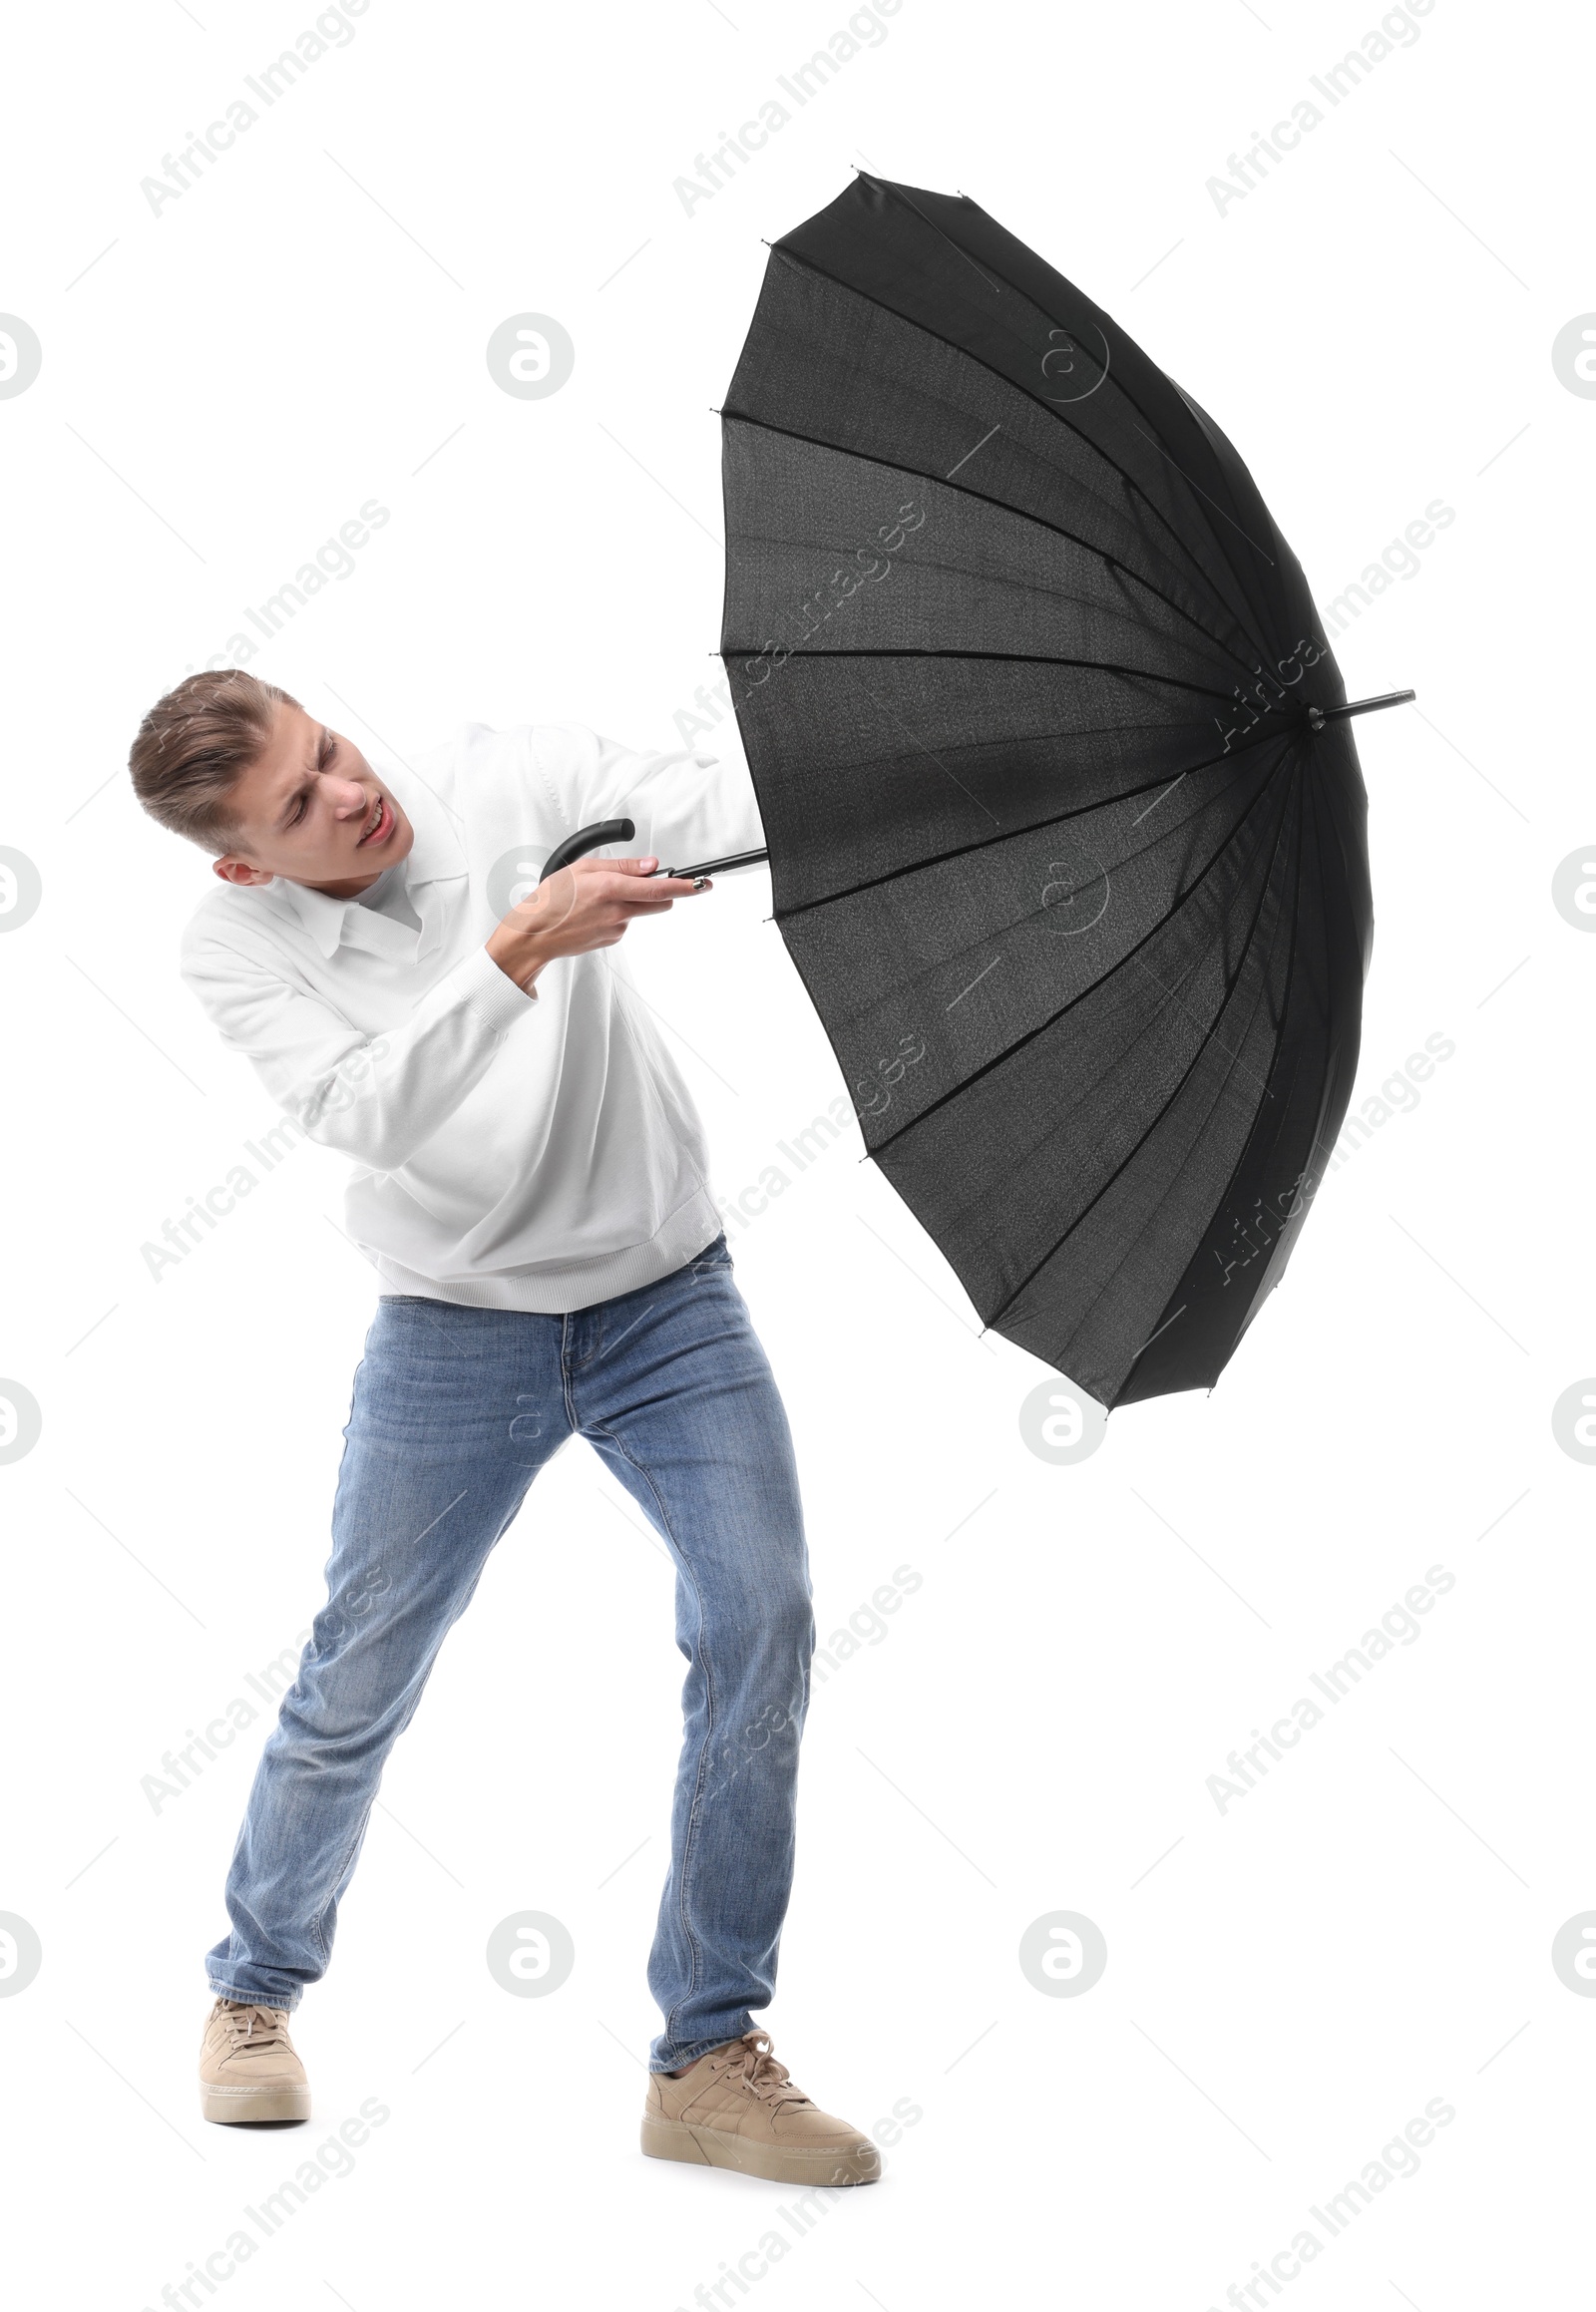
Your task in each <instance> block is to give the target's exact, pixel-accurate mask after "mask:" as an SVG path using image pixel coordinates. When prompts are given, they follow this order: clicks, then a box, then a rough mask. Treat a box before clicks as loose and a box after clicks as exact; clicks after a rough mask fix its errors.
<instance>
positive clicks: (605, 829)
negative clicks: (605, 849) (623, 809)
mask: <svg viewBox="0 0 1596 2312" xmlns="http://www.w3.org/2000/svg"><path fill="white" fill-rule="evenodd" d="M636 832H637V830H636V828H635V827H634V826H633V825H632V823H631V821H630V820H629V819H600V820H598V823H597V824H596V825H595V826H592V827H579V828H578V829H577V832H576V834H575V835H568V836H567V837H566V840H565V841H564V843H557V844H556V845H555V847H554V849H553V851H551V852H550V854H549V856H548V858H547V859H546V860H545V861H544V863H543V873H542V875H540V876H539V878H538V881H539V882H540V883H547V882H548V881H549V878H550V877H551V876H552V875H558V874H559V873H560V870H561V869H562V868H563V867H569V866H570V865H571V862H572V861H573V860H574V859H581V858H582V857H583V855H584V853H586V852H589V851H597V850H598V846H599V844H600V843H629V842H630V841H631V839H632V837H633V836H634V835H635V834H636Z"/></svg>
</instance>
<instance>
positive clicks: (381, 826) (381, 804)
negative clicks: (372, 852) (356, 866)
mask: <svg viewBox="0 0 1596 2312" xmlns="http://www.w3.org/2000/svg"><path fill="white" fill-rule="evenodd" d="M393 828H394V818H393V806H392V805H391V804H390V803H389V801H388V798H387V796H386V795H379V796H378V797H377V802H376V816H375V818H373V819H371V820H369V821H368V822H367V825H366V831H365V833H364V834H363V835H362V836H361V838H360V841H359V842H358V843H357V844H356V845H355V849H356V850H357V851H364V850H365V849H366V847H367V845H368V844H373V843H386V842H387V840H388V838H389V836H390V835H391V834H392V833H393Z"/></svg>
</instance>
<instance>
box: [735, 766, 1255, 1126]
mask: <svg viewBox="0 0 1596 2312" xmlns="http://www.w3.org/2000/svg"><path fill="white" fill-rule="evenodd" d="M1290 735H1291V733H1290V732H1289V731H1272V732H1267V733H1265V734H1264V737H1260V735H1259V733H1258V732H1257V731H1256V730H1254V731H1250V732H1249V733H1248V735H1247V736H1246V738H1244V739H1243V740H1242V741H1241V743H1240V744H1239V745H1238V746H1237V747H1235V748H1234V749H1232V750H1230V751H1229V752H1227V753H1222V754H1217V755H1210V756H1209V757H1208V759H1207V761H1206V762H1201V763H1188V764H1187V766H1186V769H1185V770H1184V771H1182V772H1181V774H1180V775H1181V777H1182V778H1183V779H1184V778H1189V777H1191V775H1192V773H1193V772H1195V771H1211V770H1213V769H1214V768H1215V766H1216V765H1217V764H1219V763H1223V762H1234V761H1235V760H1236V758H1237V756H1239V755H1241V754H1242V753H1244V752H1245V751H1246V749H1247V748H1249V747H1255V746H1261V745H1262V744H1263V743H1264V740H1265V738H1288V737H1290ZM1162 775H1163V774H1162V773H1161V772H1160V774H1159V777H1160V778H1161V777H1162ZM756 784H757V782H756ZM1157 784H1158V781H1157V780H1156V779H1148V780H1146V781H1144V782H1143V784H1142V785H1141V786H1139V787H1124V788H1121V789H1120V790H1119V792H1118V793H1117V794H1113V795H1104V796H1101V797H1099V799H1098V800H1097V801H1096V802H1095V803H1082V804H1080V805H1079V806H1078V808H1076V809H1073V810H1069V811H1054V812H1053V813H1051V815H1050V816H1049V817H1047V818H1045V819H1033V820H1031V821H1029V822H1028V823H1027V824H1026V825H1025V826H1023V827H1011V828H1005V829H1004V831H1003V833H1002V834H1001V835H983V836H979V837H978V838H977V839H976V840H975V841H974V842H971V843H960V844H956V845H955V846H954V847H953V848H952V849H951V850H948V851H939V852H937V853H936V855H935V856H934V857H933V858H931V859H919V860H911V861H910V862H909V864H908V865H907V866H905V867H892V868H889V869H888V870H887V871H886V873H885V874H883V875H871V876H867V877H866V878H865V880H864V882H863V883H850V884H845V885H844V886H843V888H842V889H841V890H840V891H829V892H827V893H826V894H825V895H824V897H823V898H821V899H806V900H801V901H800V902H799V903H798V905H797V906H796V907H788V908H779V909H778V910H777V911H776V917H775V921H776V922H777V923H778V924H787V923H791V922H792V921H793V920H794V918H795V917H797V916H806V915H812V914H813V913H814V911H815V910H816V909H817V908H823V907H833V906H835V905H836V903H837V901H839V900H844V899H857V898H858V896H859V894H860V893H861V892H862V891H879V890H880V889H881V888H882V886H883V885H884V884H889V883H897V882H899V881H900V880H901V879H902V878H903V877H904V876H906V875H918V874H919V873H920V871H921V869H922V868H926V867H941V866H942V865H943V864H944V862H945V861H947V860H950V859H968V858H969V857H970V856H971V855H972V853H974V852H977V851H989V850H991V848H992V846H993V845H994V844H995V843H1010V842H1012V841H1014V839H1015V838H1016V837H1018V836H1021V835H1038V834H1040V832H1041V830H1042V829H1043V828H1044V827H1058V826H1061V825H1062V824H1063V822H1064V821H1065V820H1066V819H1083V818H1084V817H1085V816H1086V814H1087V812H1089V811H1100V810H1101V809H1102V808H1103V806H1104V805H1105V804H1107V803H1127V802H1129V801H1130V800H1131V798H1132V797H1133V796H1136V795H1145V794H1146V793H1147V790H1148V788H1150V787H1153V786H1156V785H1157ZM1167 791H1168V788H1167V785H1166V788H1165V792H1166V793H1167ZM928 1113H929V1111H928Z"/></svg>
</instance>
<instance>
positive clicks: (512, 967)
mask: <svg viewBox="0 0 1596 2312" xmlns="http://www.w3.org/2000/svg"><path fill="white" fill-rule="evenodd" d="M487 948H488V954H489V955H490V956H491V957H492V958H493V960H494V962H495V963H497V964H498V966H499V968H500V970H501V971H503V972H504V974H505V976H506V978H509V979H513V980H514V981H515V983H516V985H517V986H518V987H519V988H520V989H521V991H522V993H523V994H524V995H536V994H537V992H538V990H537V987H536V985H535V984H534V982H535V981H536V979H537V977H538V974H539V972H540V971H541V970H542V969H543V967H544V965H545V964H546V963H548V962H549V961H550V959H549V957H548V955H547V954H546V953H545V951H544V949H543V947H542V946H541V945H540V943H539V942H538V941H536V940H534V939H531V938H529V937H528V936H527V935H526V934H524V933H523V934H521V935H519V936H518V935H516V934H511V935H510V936H509V937H507V936H506V933H505V927H504V925H503V924H501V925H500V926H499V928H498V930H497V931H496V932H495V933H494V935H493V937H492V939H490V940H489V941H488V943H487Z"/></svg>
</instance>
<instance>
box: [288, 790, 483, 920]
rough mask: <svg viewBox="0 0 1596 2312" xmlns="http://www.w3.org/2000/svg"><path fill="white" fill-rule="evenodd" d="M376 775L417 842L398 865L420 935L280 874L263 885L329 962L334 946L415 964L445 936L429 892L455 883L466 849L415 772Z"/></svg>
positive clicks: (463, 871) (355, 902) (448, 816)
mask: <svg viewBox="0 0 1596 2312" xmlns="http://www.w3.org/2000/svg"><path fill="white" fill-rule="evenodd" d="M381 776H382V780H383V784H384V785H385V786H386V787H387V788H388V790H389V792H390V793H391V794H393V795H395V796H396V797H397V798H398V800H399V802H400V804H401V805H402V806H403V809H404V813H405V816H406V818H407V819H408V820H409V821H410V824H411V826H412V827H413V828H414V829H415V842H414V843H413V844H412V846H411V848H410V852H409V854H408V856H407V857H406V858H404V859H402V860H401V861H400V862H399V867H400V875H401V878H402V881H403V883H404V887H405V890H406V891H407V892H408V893H409V895H410V900H411V904H412V906H413V907H414V908H415V911H416V913H417V915H418V916H419V917H420V918H421V930H420V931H419V932H413V931H411V930H410V929H409V927H408V926H407V925H405V924H401V923H396V922H395V921H394V920H393V918H392V917H391V916H384V915H379V914H378V913H377V912H376V910H375V909H373V908H368V907H362V906H361V904H360V902H359V900H358V899H334V898H333V897H332V895H331V893H330V892H325V891H312V890H311V888H310V886H309V885H308V884H303V883H290V882H289V881H288V880H287V879H286V877H284V876H278V877H277V878H276V879H275V881H274V882H273V883H272V884H271V885H270V886H269V888H270V890H271V892H272V893H273V894H274V895H275V897H276V898H277V899H278V901H279V903H280V904H281V905H282V906H283V907H285V908H286V909H287V911H288V912H289V914H290V915H291V916H293V917H294V918H295V919H296V921H297V922H298V924H299V925H300V927H301V928H302V930H303V931H304V932H305V933H306V934H307V935H308V937H309V938H310V940H311V942H312V943H313V945H314V946H315V948H316V950H317V952H318V954H319V955H321V956H322V957H323V958H324V959H325V960H327V961H329V962H330V961H331V959H332V957H333V956H335V955H336V954H337V952H338V950H339V948H340V947H349V948H359V949H362V950H364V951H365V952H366V953H367V954H368V955H376V956H389V957H392V958H393V959H394V960H395V961H396V962H403V963H410V962H415V963H420V962H421V961H422V960H423V959H424V958H425V957H427V956H429V955H430V954H431V953H432V952H433V950H434V949H435V948H436V947H437V946H438V945H439V943H440V942H441V940H442V938H443V919H444V912H445V911H444V910H443V908H442V907H441V906H440V905H439V904H438V900H439V899H440V898H441V896H442V895H441V894H438V895H434V894H433V893H432V892H430V891H429V890H428V888H427V887H428V886H429V885H433V884H443V883H449V882H454V881H456V880H458V879H460V878H463V877H464V876H465V874H466V855H465V849H464V846H463V845H462V843H461V840H460V836H459V833H458V831H457V826H456V821H455V818H454V815H453V814H452V813H451V812H450V811H449V809H448V808H447V806H446V805H445V804H444V803H442V802H441V801H440V800H439V798H438V797H437V796H436V795H435V794H434V793H433V791H432V789H431V788H430V787H428V786H427V785H426V783H425V782H424V781H423V780H422V779H421V777H420V776H419V774H415V773H410V772H398V773H396V772H395V771H394V770H393V768H392V766H391V765H390V764H388V763H386V762H385V763H383V764H382V766H381Z"/></svg>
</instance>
